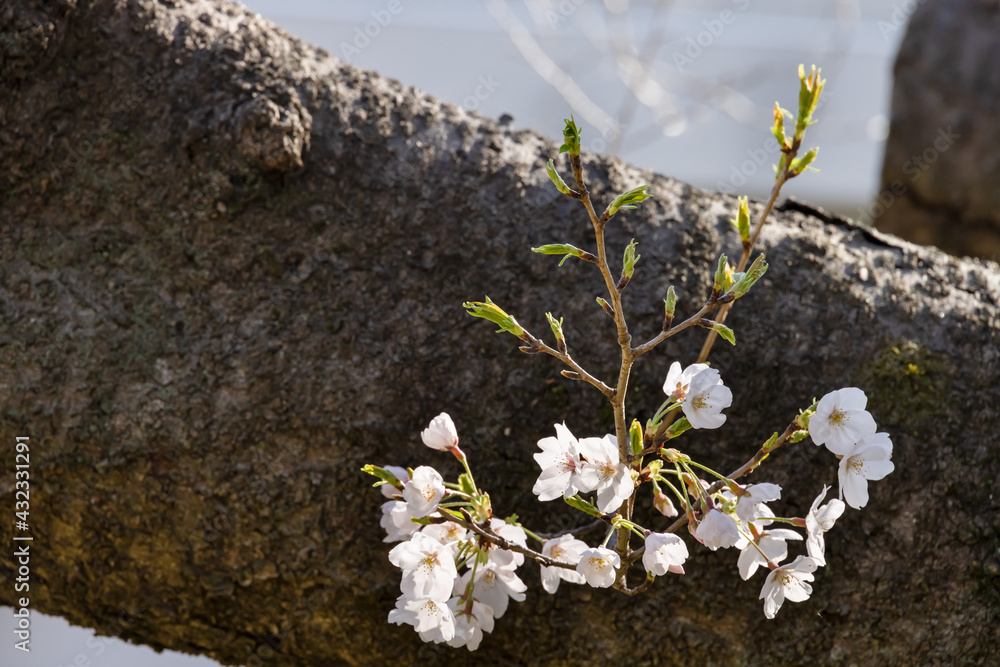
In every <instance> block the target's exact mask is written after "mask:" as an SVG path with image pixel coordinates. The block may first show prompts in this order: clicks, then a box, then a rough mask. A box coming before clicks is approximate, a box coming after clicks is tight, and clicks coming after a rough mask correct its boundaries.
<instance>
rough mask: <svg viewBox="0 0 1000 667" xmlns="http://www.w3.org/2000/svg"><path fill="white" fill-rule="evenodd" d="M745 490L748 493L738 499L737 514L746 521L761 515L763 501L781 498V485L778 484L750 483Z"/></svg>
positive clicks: (748, 521)
mask: <svg viewBox="0 0 1000 667" xmlns="http://www.w3.org/2000/svg"><path fill="white" fill-rule="evenodd" d="M744 490H745V491H746V493H744V494H743V495H742V496H740V497H739V498H738V499H737V501H736V516H738V517H739V518H740V519H741V520H742V521H745V522H746V523H750V522H752V521H754V520H755V519H757V518H758V517H760V516H761V507H762V505H763V503H765V502H767V501H769V500H778V499H779V498H781V487H780V486H778V485H777V484H768V483H765V484H748V485H747V486H746V488H745V489H744ZM772 516H773V515H772Z"/></svg>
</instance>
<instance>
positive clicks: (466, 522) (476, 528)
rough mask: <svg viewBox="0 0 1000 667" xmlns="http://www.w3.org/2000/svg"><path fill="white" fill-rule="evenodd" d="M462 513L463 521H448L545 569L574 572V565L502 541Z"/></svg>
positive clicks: (455, 518) (488, 529)
mask: <svg viewBox="0 0 1000 667" xmlns="http://www.w3.org/2000/svg"><path fill="white" fill-rule="evenodd" d="M462 513H463V514H465V515H466V518H465V519H459V518H458V517H456V516H454V515H450V517H449V519H448V520H449V521H454V522H455V523H457V524H458V525H460V526H464V527H465V528H468V529H469V530H471V531H472V532H474V533H475V534H476V535H478V536H480V537H481V538H483V539H484V540H486V541H487V542H490V543H491V544H495V545H496V546H498V547H500V548H501V549H506V550H508V551H515V552H517V553H519V554H523V555H525V556H527V557H528V558H531V559H533V560H536V561H538V562H539V563H540V564H542V565H544V566H545V567H561V568H564V569H567V570H576V565H572V564H570V563H563V562H562V561H558V560H553V559H551V558H549V557H548V556H544V555H542V554H540V553H538V552H537V551H533V550H531V549H529V548H528V547H522V546H521V545H520V544H518V543H516V542H511V541H510V540H507V539H504V538H502V537H500V536H499V535H497V534H496V533H494V532H493V531H492V530H490V528H489V527H488V526H487V527H485V528H484V527H483V526H480V525H479V524H477V523H476V522H474V521H471V517H470V516H469V515H468V514H467V513H466V512H464V511H463V512H462Z"/></svg>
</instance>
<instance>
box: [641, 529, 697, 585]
mask: <svg viewBox="0 0 1000 667" xmlns="http://www.w3.org/2000/svg"><path fill="white" fill-rule="evenodd" d="M687 557H688V548H687V545H686V544H684V540H682V539H681V538H679V537H678V536H677V535H671V534H669V533H650V534H649V535H647V536H646V550H645V551H644V552H643V554H642V566H643V567H644V568H646V572H649V573H650V574H654V575H656V576H658V577H662V576H663V575H665V574H666V573H667V572H673V573H674V574H684V561H686V560H687Z"/></svg>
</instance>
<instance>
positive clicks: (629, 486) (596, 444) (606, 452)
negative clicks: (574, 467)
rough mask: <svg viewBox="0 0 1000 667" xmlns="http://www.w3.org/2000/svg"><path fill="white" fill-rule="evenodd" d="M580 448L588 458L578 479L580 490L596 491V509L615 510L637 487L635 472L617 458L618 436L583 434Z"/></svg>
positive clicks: (606, 512)
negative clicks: (633, 477) (586, 436)
mask: <svg viewBox="0 0 1000 667" xmlns="http://www.w3.org/2000/svg"><path fill="white" fill-rule="evenodd" d="M578 449H579V451H580V453H581V454H582V455H583V457H584V459H585V462H584V465H583V467H582V468H581V470H580V473H579V475H578V479H577V482H576V485H577V488H579V489H580V491H584V492H588V491H597V509H599V510H600V511H602V512H604V513H605V514H608V513H610V512H614V511H615V510H617V509H618V508H619V507H621V504H622V503H623V502H625V501H626V500H627V499H628V498H629V497H630V496H631V495H632V492H633V491H634V490H635V482H634V481H633V479H632V473H631V472H630V471H629V468H628V466H627V465H625V464H624V463H621V462H620V461H619V458H618V439H617V438H615V436H613V435H606V436H604V437H603V438H583V439H582V440H580V441H579V443H578Z"/></svg>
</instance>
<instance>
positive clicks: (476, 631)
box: [448, 597, 493, 651]
mask: <svg viewBox="0 0 1000 667" xmlns="http://www.w3.org/2000/svg"><path fill="white" fill-rule="evenodd" d="M448 606H449V607H450V608H451V612H452V614H454V616H455V637H454V638H453V639H451V640H449V641H448V646H451V647H454V648H458V647H460V646H464V647H465V648H467V649H469V650H470V651H475V650H476V649H477V648H479V643H480V642H481V641H483V633H484V632H493V609H491V608H490V606H489V605H485V604H483V603H482V602H479V601H478V600H474V601H473V602H472V609H471V611H468V612H467V611H466V609H467V608H468V607H467V606H466V603H465V602H464V601H463V600H462V599H461V598H459V597H453V598H451V599H450V600H448Z"/></svg>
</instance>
